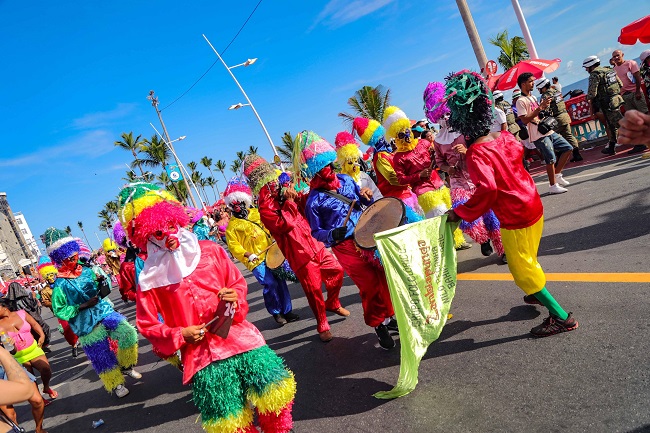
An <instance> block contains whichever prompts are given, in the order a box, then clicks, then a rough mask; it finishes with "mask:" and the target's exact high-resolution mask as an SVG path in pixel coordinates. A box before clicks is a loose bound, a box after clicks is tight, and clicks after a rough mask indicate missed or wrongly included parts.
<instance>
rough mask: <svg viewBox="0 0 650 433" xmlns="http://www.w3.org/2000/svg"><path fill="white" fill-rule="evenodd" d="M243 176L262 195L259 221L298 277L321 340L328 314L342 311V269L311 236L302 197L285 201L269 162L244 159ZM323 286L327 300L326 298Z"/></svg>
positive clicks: (260, 197) (328, 327) (258, 159)
mask: <svg viewBox="0 0 650 433" xmlns="http://www.w3.org/2000/svg"><path fill="white" fill-rule="evenodd" d="M332 153H334V152H332ZM330 156H331V155H330ZM335 157H336V154H334V158H335ZM244 174H245V175H246V177H247V178H248V183H249V185H250V186H251V189H252V191H253V193H254V194H259V199H258V205H259V210H260V219H261V221H262V223H263V224H264V227H266V228H267V229H268V230H269V232H270V233H271V236H273V238H274V239H275V241H276V242H277V244H278V247H279V248H280V251H282V254H284V257H285V258H286V260H287V261H288V262H289V265H290V266H291V269H293V271H294V272H295V273H296V276H297V277H298V280H299V281H300V285H301V286H302V289H303V290H304V292H305V296H306V297H307V302H309V307H310V308H311V310H312V312H313V313H314V316H315V317H316V329H317V331H318V333H319V334H321V339H322V338H323V337H322V336H323V335H325V333H328V332H329V330H330V325H329V323H328V321H327V310H331V311H338V310H339V308H341V301H340V300H339V292H340V291H341V286H342V285H343V268H341V265H340V264H339V263H338V262H337V261H336V259H335V258H334V256H333V255H332V253H330V252H329V251H327V249H326V248H325V245H323V243H322V242H319V241H317V240H316V239H314V238H313V236H312V235H311V229H310V227H309V223H308V222H307V220H305V217H304V216H303V214H302V213H301V212H300V210H299V208H298V204H297V203H296V201H299V200H300V199H301V196H300V195H299V196H298V197H296V198H295V199H285V196H284V194H282V191H283V188H282V187H281V186H280V183H279V182H278V176H277V174H276V173H275V170H273V168H272V167H271V165H270V164H269V163H268V162H267V161H266V160H264V159H263V158H261V157H260V156H257V155H249V156H248V157H247V158H246V159H244ZM323 284H324V285H325V289H326V291H327V300H325V298H324V297H323V289H322V285H323ZM330 339H331V337H330Z"/></svg>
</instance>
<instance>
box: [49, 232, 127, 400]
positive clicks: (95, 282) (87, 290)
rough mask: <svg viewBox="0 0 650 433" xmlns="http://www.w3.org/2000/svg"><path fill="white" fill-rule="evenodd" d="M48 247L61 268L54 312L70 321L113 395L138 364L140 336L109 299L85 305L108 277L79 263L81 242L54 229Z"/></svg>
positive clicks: (55, 262)
mask: <svg viewBox="0 0 650 433" xmlns="http://www.w3.org/2000/svg"><path fill="white" fill-rule="evenodd" d="M45 244H46V246H47V252H48V254H49V255H50V258H51V259H52V261H53V262H54V264H55V265H57V266H58V268H59V274H58V278H57V280H56V281H55V282H54V290H53V292H52V311H53V312H54V314H55V315H56V317H58V318H59V319H62V320H66V321H68V323H69V324H70V328H71V329H72V331H73V332H74V333H75V334H76V335H78V336H79V344H80V345H81V347H82V348H83V350H84V352H85V353H86V356H87V357H88V359H89V360H90V363H91V364H92V366H93V368H94V369H95V371H96V372H97V374H98V375H99V378H100V379H101V380H102V382H103V384H104V388H106V390H107V391H108V392H112V391H114V390H115V389H117V388H118V387H119V386H123V384H124V375H123V374H122V370H124V369H129V368H131V367H133V366H134V365H135V364H136V363H137V361H138V334H137V332H136V330H135V328H134V327H133V326H132V325H131V324H129V322H128V321H127V320H126V317H124V316H122V315H121V314H119V313H117V312H115V311H114V310H113V306H112V305H111V304H110V303H109V302H108V300H107V299H105V298H104V299H99V301H98V302H97V304H95V305H94V306H86V303H87V302H88V301H90V300H91V299H92V298H95V297H96V296H97V295H98V293H99V284H100V283H99V280H100V279H101V278H109V277H108V276H107V275H106V274H104V273H103V272H102V271H101V269H99V268H98V267H95V268H92V269H91V268H89V267H85V266H81V265H79V264H78V263H77V257H78V254H79V249H80V248H79V243H78V241H76V240H75V239H73V238H71V237H70V236H68V235H67V233H66V232H64V231H62V230H57V229H54V228H51V229H48V230H47V231H46V232H45ZM69 259H71V260H69ZM64 262H65V265H64Z"/></svg>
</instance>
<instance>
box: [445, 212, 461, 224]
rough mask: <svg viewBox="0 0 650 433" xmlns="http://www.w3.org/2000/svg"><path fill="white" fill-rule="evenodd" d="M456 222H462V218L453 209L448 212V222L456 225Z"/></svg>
mask: <svg viewBox="0 0 650 433" xmlns="http://www.w3.org/2000/svg"><path fill="white" fill-rule="evenodd" d="M456 221H460V217H459V216H458V215H456V212H454V210H453V209H449V210H448V211H447V222H448V223H454V222H456Z"/></svg>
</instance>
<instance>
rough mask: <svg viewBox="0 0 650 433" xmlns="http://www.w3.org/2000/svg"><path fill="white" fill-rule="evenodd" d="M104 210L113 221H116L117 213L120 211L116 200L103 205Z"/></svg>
mask: <svg viewBox="0 0 650 433" xmlns="http://www.w3.org/2000/svg"><path fill="white" fill-rule="evenodd" d="M104 209H106V211H107V212H108V214H109V215H110V216H111V217H112V218H113V220H115V219H117V211H118V210H119V209H120V206H119V205H118V204H117V200H111V201H109V202H108V203H106V204H105V205H104Z"/></svg>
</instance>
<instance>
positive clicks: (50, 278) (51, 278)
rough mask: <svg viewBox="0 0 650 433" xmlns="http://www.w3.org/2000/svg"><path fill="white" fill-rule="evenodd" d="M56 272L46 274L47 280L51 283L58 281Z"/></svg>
mask: <svg viewBox="0 0 650 433" xmlns="http://www.w3.org/2000/svg"><path fill="white" fill-rule="evenodd" d="M56 275H57V274H56V272H50V273H49V274H47V275H45V277H44V278H45V281H47V282H48V283H49V284H52V283H54V281H56Z"/></svg>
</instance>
